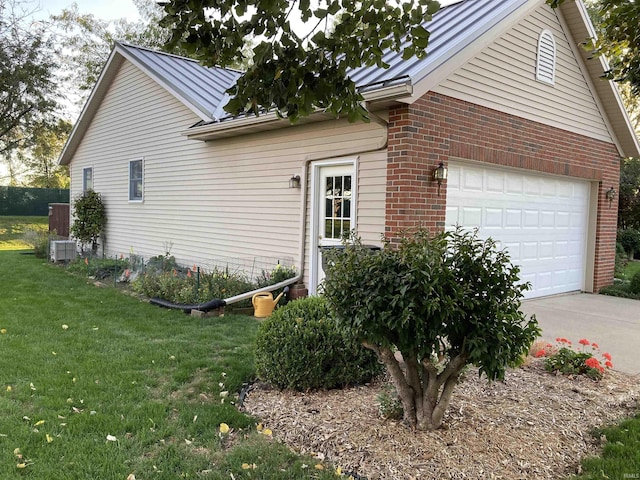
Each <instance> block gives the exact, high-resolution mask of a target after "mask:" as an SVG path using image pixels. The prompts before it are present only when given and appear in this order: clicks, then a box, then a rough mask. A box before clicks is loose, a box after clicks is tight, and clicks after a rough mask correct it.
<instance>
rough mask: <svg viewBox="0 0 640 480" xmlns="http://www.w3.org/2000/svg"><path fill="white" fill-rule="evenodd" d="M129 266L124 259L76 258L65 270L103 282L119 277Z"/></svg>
mask: <svg viewBox="0 0 640 480" xmlns="http://www.w3.org/2000/svg"><path fill="white" fill-rule="evenodd" d="M128 266H129V262H128V261H127V260H126V259H115V258H95V257H86V258H80V257H79V258H77V259H75V260H73V261H72V262H71V263H69V265H68V266H67V270H68V271H70V272H72V273H75V274H78V275H85V276H87V277H93V278H95V279H97V280H105V279H107V278H110V277H114V276H115V277H119V276H120V275H121V274H122V272H124V271H125V269H126V268H127V267H128Z"/></svg>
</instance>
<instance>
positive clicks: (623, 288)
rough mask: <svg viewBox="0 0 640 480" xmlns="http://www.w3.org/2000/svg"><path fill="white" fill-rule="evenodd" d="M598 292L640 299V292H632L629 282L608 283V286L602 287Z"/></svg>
mask: <svg viewBox="0 0 640 480" xmlns="http://www.w3.org/2000/svg"><path fill="white" fill-rule="evenodd" d="M598 293H600V294H602V295H609V296H611V297H621V298H632V299H634V300H640V293H633V292H631V290H630V288H629V283H627V282H624V283H621V284H614V285H607V286H606V287H602V288H601V289H600V291H599V292H598Z"/></svg>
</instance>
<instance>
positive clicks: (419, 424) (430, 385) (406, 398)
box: [364, 343, 467, 430]
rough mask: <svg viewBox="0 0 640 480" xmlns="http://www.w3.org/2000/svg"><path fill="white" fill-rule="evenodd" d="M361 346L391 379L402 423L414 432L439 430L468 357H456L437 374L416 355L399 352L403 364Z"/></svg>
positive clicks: (386, 352)
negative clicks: (375, 355)
mask: <svg viewBox="0 0 640 480" xmlns="http://www.w3.org/2000/svg"><path fill="white" fill-rule="evenodd" d="M364 345H365V347H367V348H369V349H371V350H373V351H374V352H375V353H376V354H377V355H378V358H379V359H380V361H381V362H382V363H383V364H384V365H385V367H386V368H387V371H388V372H389V374H390V375H391V380H392V381H393V384H394V386H395V387H396V391H397V392H398V396H399V397H400V401H401V402H402V408H403V410H404V414H403V421H404V422H405V423H406V424H407V425H409V426H410V427H411V428H413V429H416V430H436V429H438V428H440V427H441V426H442V419H443V418H444V414H445V412H446V410H447V408H448V407H449V402H450V401H451V395H452V394H453V390H454V388H455V386H456V384H457V383H458V380H459V379H460V374H461V373H462V370H463V369H464V367H465V365H466V364H467V357H466V356H465V355H458V356H457V357H455V358H453V359H452V360H451V361H450V362H449V363H447V365H446V367H445V368H444V370H443V371H442V372H440V373H438V369H437V367H436V365H434V364H433V363H432V362H431V361H430V360H428V359H422V360H421V361H419V360H418V356H417V354H416V353H415V352H400V353H401V354H402V358H403V360H398V359H397V358H396V356H395V354H394V352H393V351H392V350H391V349H389V348H380V347H378V346H376V345H373V344H369V343H365V344H364ZM402 364H404V365H402Z"/></svg>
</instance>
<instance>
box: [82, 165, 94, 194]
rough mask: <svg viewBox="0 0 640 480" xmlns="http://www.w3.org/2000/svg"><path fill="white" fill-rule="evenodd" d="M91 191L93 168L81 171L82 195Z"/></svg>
mask: <svg viewBox="0 0 640 480" xmlns="http://www.w3.org/2000/svg"><path fill="white" fill-rule="evenodd" d="M88 190H93V167H86V168H83V169H82V193H85V192H86V191H88Z"/></svg>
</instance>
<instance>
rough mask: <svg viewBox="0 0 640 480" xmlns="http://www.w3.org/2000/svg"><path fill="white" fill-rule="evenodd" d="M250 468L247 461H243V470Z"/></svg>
mask: <svg viewBox="0 0 640 480" xmlns="http://www.w3.org/2000/svg"><path fill="white" fill-rule="evenodd" d="M250 468H251V465H249V464H248V463H243V464H242V469H243V470H249V469H250Z"/></svg>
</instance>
